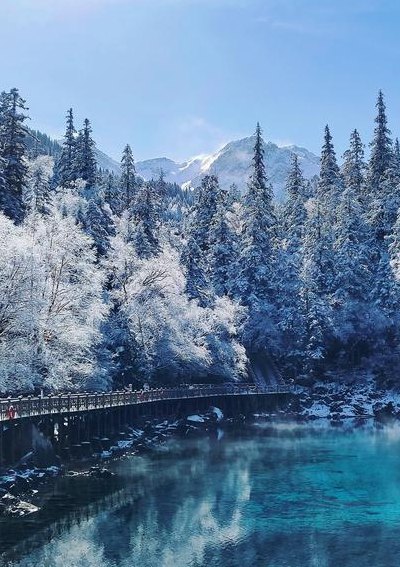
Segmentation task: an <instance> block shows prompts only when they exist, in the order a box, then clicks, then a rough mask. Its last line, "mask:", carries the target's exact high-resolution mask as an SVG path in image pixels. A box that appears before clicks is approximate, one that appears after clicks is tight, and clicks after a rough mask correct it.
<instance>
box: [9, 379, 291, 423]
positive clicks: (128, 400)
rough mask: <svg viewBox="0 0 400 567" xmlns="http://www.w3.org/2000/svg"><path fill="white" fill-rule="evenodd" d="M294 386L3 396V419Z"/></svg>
mask: <svg viewBox="0 0 400 567" xmlns="http://www.w3.org/2000/svg"><path fill="white" fill-rule="evenodd" d="M292 390H293V388H292V387H291V386H288V385H283V384H278V385H274V386H267V387H265V388H262V389H260V388H258V387H257V386H256V385H255V384H240V385H239V384H228V385H226V384H225V385H220V386H209V385H202V384H198V385H193V386H187V387H178V388H158V389H151V390H133V391H114V392H110V393H80V394H59V395H49V396H40V397H36V396H27V397H22V396H20V397H19V398H7V399H4V398H3V399H0V421H10V420H13V419H18V418H26V417H34V416H41V415H51V414H69V413H77V412H86V411H89V410H99V409H105V408H115V407H119V406H131V405H136V404H143V403H148V402H157V401H162V400H179V399H185V398H207V397H214V396H242V395H263V394H280V393H289V392H291V391H292Z"/></svg>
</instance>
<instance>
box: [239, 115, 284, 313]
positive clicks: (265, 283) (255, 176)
mask: <svg viewBox="0 0 400 567" xmlns="http://www.w3.org/2000/svg"><path fill="white" fill-rule="evenodd" d="M275 230H276V217H275V210H274V205H273V193H272V187H271V185H270V184H269V182H268V178H267V174H266V169H265V164H264V148H263V139H262V132H261V127H260V124H257V129H256V133H255V145H254V155H253V159H252V173H251V176H250V179H249V183H248V191H247V194H246V196H245V198H244V203H243V232H242V242H241V253H240V266H241V271H240V274H239V277H238V280H237V287H238V289H239V292H240V298H241V301H242V302H243V303H244V304H249V303H252V302H254V301H263V300H267V299H271V298H272V288H271V284H272V279H273V278H272V270H273V263H274V237H275Z"/></svg>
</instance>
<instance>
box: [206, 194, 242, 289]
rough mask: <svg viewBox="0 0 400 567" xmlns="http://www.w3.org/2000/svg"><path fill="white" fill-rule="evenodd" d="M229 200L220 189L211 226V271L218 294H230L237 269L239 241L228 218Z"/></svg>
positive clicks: (211, 277)
mask: <svg viewBox="0 0 400 567" xmlns="http://www.w3.org/2000/svg"><path fill="white" fill-rule="evenodd" d="M228 212H229V201H228V194H227V192H226V191H220V195H219V199H218V205H217V211H216V214H215V216H214V218H213V221H212V225H211V227H210V252H209V261H208V264H209V271H210V279H211V283H212V285H213V288H214V291H215V293H216V294H217V295H220V296H223V295H230V293H231V291H232V283H233V280H234V277H235V274H236V271H237V253H238V243H237V239H236V234H235V232H234V230H233V229H232V227H231V226H230V223H229V219H228Z"/></svg>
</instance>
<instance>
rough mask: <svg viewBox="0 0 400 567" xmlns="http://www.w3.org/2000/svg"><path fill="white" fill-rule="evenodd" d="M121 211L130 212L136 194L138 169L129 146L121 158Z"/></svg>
mask: <svg viewBox="0 0 400 567" xmlns="http://www.w3.org/2000/svg"><path fill="white" fill-rule="evenodd" d="M120 185H121V193H122V195H121V201H122V202H121V210H123V209H127V210H129V209H130V208H131V206H132V203H133V200H134V198H135V192H136V168H135V160H134V159H133V153H132V149H131V147H130V145H129V144H127V145H126V146H125V148H124V151H123V153H122V158H121V178H120Z"/></svg>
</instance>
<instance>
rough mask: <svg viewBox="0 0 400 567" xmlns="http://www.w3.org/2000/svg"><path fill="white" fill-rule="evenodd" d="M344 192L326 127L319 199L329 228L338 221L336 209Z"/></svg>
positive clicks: (330, 138) (326, 127)
mask: <svg viewBox="0 0 400 567" xmlns="http://www.w3.org/2000/svg"><path fill="white" fill-rule="evenodd" d="M342 191H343V179H342V176H341V174H340V169H339V166H338V163H337V160H336V153H335V148H334V146H333V143H332V135H331V133H330V130H329V126H328V125H326V126H325V133H324V144H323V146H322V150H321V169H320V174H319V181H318V186H317V197H318V199H319V200H320V204H321V206H322V208H323V214H324V215H325V218H326V221H327V223H328V225H329V226H331V225H332V224H334V223H335V221H336V207H337V206H338V203H339V199H340V195H341V193H342Z"/></svg>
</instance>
